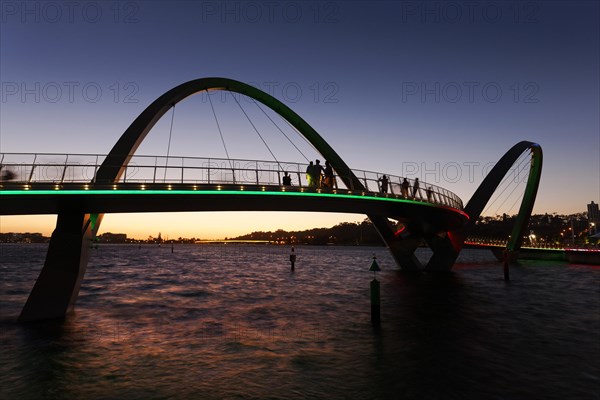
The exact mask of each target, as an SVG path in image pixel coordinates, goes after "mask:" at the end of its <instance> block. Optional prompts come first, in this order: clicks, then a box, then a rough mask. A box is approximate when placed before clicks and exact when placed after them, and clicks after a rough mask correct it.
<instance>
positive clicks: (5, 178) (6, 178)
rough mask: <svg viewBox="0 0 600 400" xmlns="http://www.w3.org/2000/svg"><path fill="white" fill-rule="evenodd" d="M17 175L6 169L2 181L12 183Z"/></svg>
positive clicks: (0, 177)
mask: <svg viewBox="0 0 600 400" xmlns="http://www.w3.org/2000/svg"><path fill="white" fill-rule="evenodd" d="M15 177H16V174H15V173H14V172H12V171H11V170H10V169H5V170H4V171H2V175H0V180H2V181H12V180H13V179H15Z"/></svg>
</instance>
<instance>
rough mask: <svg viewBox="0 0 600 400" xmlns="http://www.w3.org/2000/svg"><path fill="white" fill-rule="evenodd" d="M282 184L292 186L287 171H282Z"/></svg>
mask: <svg viewBox="0 0 600 400" xmlns="http://www.w3.org/2000/svg"><path fill="white" fill-rule="evenodd" d="M282 181H283V186H292V177H291V176H289V175H288V173H287V171H285V172H284V173H283V179H282Z"/></svg>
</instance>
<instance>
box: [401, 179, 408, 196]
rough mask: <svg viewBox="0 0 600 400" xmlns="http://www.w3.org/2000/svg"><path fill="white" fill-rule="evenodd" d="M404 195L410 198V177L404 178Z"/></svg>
mask: <svg viewBox="0 0 600 400" xmlns="http://www.w3.org/2000/svg"><path fill="white" fill-rule="evenodd" d="M401 188H402V197H404V198H408V191H409V189H410V183H408V179H406V178H404V180H403V181H402V186H401Z"/></svg>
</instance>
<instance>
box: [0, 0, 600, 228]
mask: <svg viewBox="0 0 600 400" xmlns="http://www.w3.org/2000/svg"><path fill="white" fill-rule="evenodd" d="M23 4H24V3H23ZM31 4H33V5H32V6H31V7H30V8H27V9H23V8H22V7H23V5H22V4H21V3H20V2H3V3H2V7H3V8H2V20H3V21H2V22H3V24H2V27H1V28H0V29H1V30H2V38H1V39H0V42H1V44H2V46H1V48H2V50H1V52H2V54H1V55H2V57H0V66H1V71H2V72H1V81H2V93H1V96H2V99H1V110H0V114H1V117H2V118H0V119H1V122H0V132H1V135H0V146H1V151H2V152H56V153H101V154H105V153H107V152H108V151H109V150H110V148H111V147H112V145H113V144H114V143H115V142H116V140H117V139H118V137H119V136H120V135H121V134H122V132H123V131H124V130H125V129H126V128H127V126H128V125H129V124H130V123H131V122H132V121H133V120H134V119H135V117H136V116H137V115H138V114H139V113H140V112H141V111H142V110H143V109H144V108H145V107H146V106H147V105H148V104H150V102H152V101H153V100H154V99H155V98H156V97H158V96H159V95H160V94H162V93H163V92H165V91H166V90H168V89H170V88H171V87H173V86H175V85H177V84H180V83H182V82H185V81H187V80H190V79H194V78H200V77H206V76H224V77H231V78H233V79H238V80H241V81H244V82H248V83H251V84H254V85H255V86H257V87H259V88H260V89H262V90H265V91H266V92H268V93H271V94H273V95H274V96H275V97H276V98H278V99H280V100H282V101H283V102H284V103H286V104H287V105H288V106H290V107H291V108H292V109H294V110H295V111H296V112H297V113H298V114H299V115H301V116H302V117H303V118H305V119H306V120H307V121H308V122H309V123H310V124H311V125H312V126H313V127H315V129H316V130H317V131H318V132H319V133H320V134H321V135H322V136H323V137H324V138H325V139H326V140H327V141H328V142H329V143H330V144H331V145H332V147H333V148H334V149H335V150H336V151H338V153H339V154H340V155H341V156H342V158H343V159H345V160H346V161H347V163H348V164H349V165H350V166H351V167H353V168H358V169H366V170H373V171H378V172H382V173H391V174H395V175H400V176H404V175H408V176H418V177H420V178H424V179H423V180H425V181H429V182H431V183H434V184H439V185H441V186H443V187H445V188H447V189H449V190H451V191H453V192H455V193H457V194H458V195H459V196H460V197H461V198H462V199H463V201H465V202H466V201H468V199H469V198H470V196H471V194H472V193H473V191H474V190H475V189H476V188H477V186H478V185H479V183H480V182H481V180H482V179H483V176H484V173H485V171H486V169H489V166H490V165H492V164H493V163H495V162H496V161H497V160H498V159H499V157H500V156H501V155H502V154H503V153H504V152H505V151H506V150H508V148H510V147H511V146H512V145H513V144H514V143H516V142H518V141H520V140H523V139H525V140H532V141H534V142H537V143H539V144H540V145H541V146H542V148H543V150H544V168H543V172H542V180H541V184H540V189H539V193H538V197H537V200H536V205H535V208H534V213H544V212H558V213H575V212H581V211H584V210H585V204H587V203H588V202H590V201H595V202H598V200H599V196H600V183H599V181H600V178H599V172H598V171H599V170H600V165H599V160H598V154H599V151H600V138H599V134H598V132H599V121H598V113H597V110H598V107H599V100H598V88H599V80H598V73H597V71H598V70H599V69H600V68H599V62H598V48H599V47H600V46H599V42H598V37H599V35H598V21H597V18H596V17H597V16H598V4H597V3H593V2H552V3H543V2H529V3H526V4H516V5H515V4H512V5H508V4H503V5H501V6H496V7H497V8H498V10H500V11H499V13H496V14H493V13H492V11H494V10H492V6H491V4H492V3H486V2H483V3H477V4H478V6H477V7H473V6H468V4H471V3H468V4H467V3H452V4H456V5H455V6H454V8H451V7H449V6H448V5H445V6H444V5H439V4H438V3H431V2H430V3H427V2H425V3H417V2H399V3H397V4H395V3H389V2H376V3H374V4H375V6H371V7H367V6H366V5H367V3H361V2H350V3H348V2H340V3H337V2H290V3H286V4H288V5H286V6H281V7H275V6H268V4H270V3H252V4H255V7H254V8H250V7H249V6H248V5H247V4H246V5H244V4H245V3H243V2H228V3H224V2H201V3H198V4H193V3H186V8H181V9H179V8H172V7H166V4H167V3H162V2H153V3H147V2H146V3H137V2H128V3H122V4H120V3H115V4H116V5H117V6H116V7H115V4H112V5H110V6H109V5H103V3H102V4H100V5H97V6H96V7H97V8H98V10H99V12H97V13H95V14H94V13H92V11H94V10H95V9H94V10H92V9H91V6H90V5H89V4H91V3H85V2H83V3H79V2H75V3H73V4H74V5H71V6H69V5H68V4H71V3H68V4H67V3H53V4H55V6H54V7H55V8H54V9H53V8H49V7H48V6H44V3H40V2H34V3H31ZM224 4H225V5H224ZM227 4H228V5H227ZM421 4H426V7H429V8H422V6H421ZM427 4H429V6H427ZM494 4H495V3H494ZM69 7H70V8H69ZM223 7H225V8H223ZM273 7H275V8H273ZM57 10H58V11H57ZM98 10H96V11H98ZM58 12H60V15H61V17H60V18H58V15H59V14H58ZM294 12H295V13H294ZM459 14H460V15H461V17H460V18H459V17H458V15H459ZM184 26H185V28H183V27H184ZM140 37H143V38H145V40H143V41H140V40H139V38H140ZM165 71H168V73H164V72H165ZM215 100H217V101H215V108H216V109H217V112H218V113H219V115H220V116H221V118H222V121H225V122H226V124H224V126H223V128H224V129H223V135H224V137H225V140H226V141H227V143H228V150H229V154H230V155H231V157H232V158H259V159H270V155H269V154H268V152H267V151H266V149H265V148H264V147H263V146H262V144H261V143H260V142H259V141H258V139H257V138H255V137H254V138H252V139H250V135H248V133H247V132H248V130H249V129H250V128H249V127H248V125H244V124H243V123H242V122H243V121H242V120H241V119H240V118H239V115H237V116H235V114H234V109H233V107H234V106H235V104H232V101H231V100H228V98H216V99H215ZM244 104H245V103H244ZM211 118H212V116H211V114H210V104H209V103H208V102H207V101H206V97H205V96H202V95H198V96H194V97H192V98H190V99H188V100H186V101H185V102H184V103H182V104H181V106H178V108H177V116H176V118H175V119H174V121H175V126H174V129H173V142H172V143H171V144H170V154H171V155H174V156H175V155H180V156H206V157H208V156H212V157H224V156H225V153H224V151H223V146H222V144H221V142H220V138H219V136H218V132H217V130H216V129H215V127H214V120H213V119H211ZM169 122H170V115H169V114H167V115H166V116H165V117H163V119H162V120H161V121H159V123H158V124H157V126H156V127H155V128H154V129H153V131H152V132H151V133H150V135H149V136H148V140H147V141H145V142H144V143H143V144H142V146H141V147H140V149H139V151H138V154H154V155H162V156H164V155H165V154H166V151H167V150H166V149H167V141H168V136H169V135H168V132H169ZM272 140H274V141H275V144H274V148H275V149H276V150H277V156H278V157H279V158H280V159H283V160H286V161H300V162H304V160H303V159H302V158H299V156H298V154H297V153H296V152H295V150H294V149H293V148H292V147H291V146H289V145H288V146H287V147H285V146H284V145H283V144H280V143H279V142H276V140H277V139H272ZM308 150H310V149H308ZM306 155H307V156H308V157H309V158H310V159H316V158H319V156H318V154H316V153H315V152H313V153H309V152H307V153H306ZM510 203H511V202H509V204H510ZM501 211H502V210H501ZM513 211H514V210H513ZM490 212H491V213H493V212H494V210H490ZM363 218H364V216H363V215H350V214H318V213H171V214H139V215H132V214H124V215H118V214H113V215H107V216H106V217H105V219H104V221H103V225H102V228H101V232H107V231H113V232H115V231H125V230H133V231H134V232H135V231H138V230H139V232H142V231H144V232H146V231H161V232H164V234H168V235H169V236H176V237H178V236H184V237H185V236H192V235H191V234H190V232H198V231H199V233H200V234H201V236H205V237H207V238H222V237H225V236H234V235H236V234H241V233H245V232H248V231H251V230H273V229H277V228H286V229H289V230H294V229H301V228H305V227H309V226H310V227H312V226H330V225H333V224H335V223H337V222H341V221H350V222H351V221H360V220H362V219H363ZM55 220H56V217H55V216H32V217H28V216H25V217H0V231H2V232H7V231H15V227H20V228H21V229H22V230H30V231H40V232H44V233H45V234H49V233H51V231H52V229H53V228H54V225H55ZM199 233H196V234H195V235H193V236H198V235H199ZM133 234H134V235H135V233H133ZM211 235H212V236H211Z"/></svg>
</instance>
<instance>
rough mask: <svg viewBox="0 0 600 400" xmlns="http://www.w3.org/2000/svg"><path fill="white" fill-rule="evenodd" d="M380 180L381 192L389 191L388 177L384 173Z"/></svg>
mask: <svg viewBox="0 0 600 400" xmlns="http://www.w3.org/2000/svg"><path fill="white" fill-rule="evenodd" d="M378 181H379V182H381V188H380V190H381V193H387V192H388V182H389V180H388V177H387V176H385V175H383V176H382V177H381V178H379V179H378Z"/></svg>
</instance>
